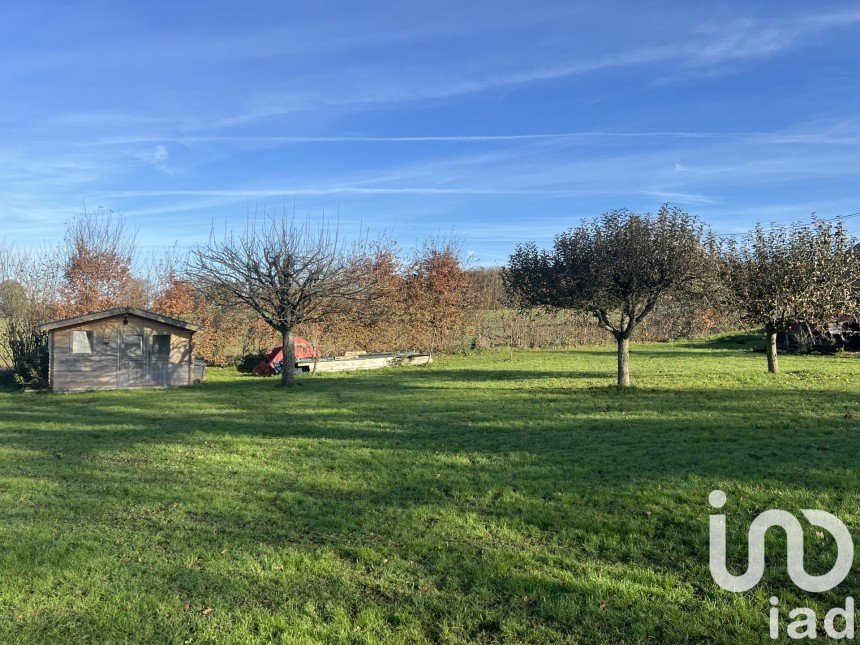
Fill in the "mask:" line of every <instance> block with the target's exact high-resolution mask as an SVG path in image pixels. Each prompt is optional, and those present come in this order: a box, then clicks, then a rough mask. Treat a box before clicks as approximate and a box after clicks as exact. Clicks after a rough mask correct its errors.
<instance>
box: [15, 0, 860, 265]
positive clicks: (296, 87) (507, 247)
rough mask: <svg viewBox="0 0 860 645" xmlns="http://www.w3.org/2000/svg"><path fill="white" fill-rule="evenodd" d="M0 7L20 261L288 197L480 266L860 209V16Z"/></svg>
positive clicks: (223, 218)
mask: <svg viewBox="0 0 860 645" xmlns="http://www.w3.org/2000/svg"><path fill="white" fill-rule="evenodd" d="M0 9H2V12H3V16H4V17H3V20H2V21H0V91H2V100H0V237H5V238H6V239H7V240H11V241H14V242H20V243H23V244H31V243H34V242H35V241H41V240H42V239H50V238H51V237H53V236H56V235H58V234H59V232H60V231H61V224H62V223H63V222H64V221H65V220H67V219H68V218H69V217H71V216H72V215H74V213H76V212H79V211H80V210H82V208H84V207H85V206H86V207H87V208H90V209H92V208H95V207H97V206H102V207H104V208H107V209H113V210H115V211H118V212H122V213H125V214H126V216H127V217H128V219H129V220H130V223H131V224H132V225H133V226H134V227H135V228H137V229H138V230H139V237H140V240H141V241H142V242H143V243H144V244H145V245H147V246H154V247H157V246H159V245H170V244H173V243H178V244H179V245H186V244H190V243H193V242H196V241H200V240H202V239H204V238H205V237H206V234H207V233H208V231H209V230H210V227H211V226H212V223H213V222H214V223H215V224H216V225H217V226H218V227H223V226H224V225H225V223H226V224H227V225H231V224H233V225H236V226H239V225H241V223H242V222H243V221H244V218H245V214H246V212H247V210H248V208H249V207H251V208H254V207H257V208H260V209H263V208H269V209H272V208H280V207H282V206H283V205H284V204H288V207H289V208H292V206H293V203H295V205H296V208H297V210H298V211H299V212H301V213H304V212H308V211H310V212H313V213H316V214H321V213H322V212H323V211H325V213H326V214H327V215H334V214H335V213H338V212H339V218H340V222H341V224H342V226H343V227H344V228H346V229H348V230H354V229H355V228H357V227H358V226H359V225H364V226H366V227H369V228H370V229H371V230H373V231H381V230H383V229H386V230H388V231H389V232H391V233H392V234H393V235H394V236H395V237H396V238H398V239H399V240H400V241H401V243H402V244H403V245H404V246H407V247H408V246H410V245H412V244H414V242H415V241H416V240H417V239H419V238H422V237H424V236H425V235H427V234H429V233H439V232H443V233H447V232H451V231H452V230H453V231H454V232H455V233H456V234H457V235H459V236H460V237H461V238H463V240H464V241H465V246H466V248H467V249H468V250H470V251H472V252H474V253H475V255H476V257H477V259H478V261H479V262H480V263H482V264H494V263H502V262H504V260H505V258H506V257H507V255H508V253H509V252H510V251H511V250H512V248H513V246H514V245H515V243H516V242H518V241H524V240H532V239H534V240H537V241H539V242H547V241H549V240H550V239H551V238H552V236H553V235H554V234H555V233H557V232H558V231H560V230H562V229H564V228H567V227H569V226H571V225H575V224H576V223H577V222H578V221H579V220H580V219H581V218H583V217H591V216H594V215H597V214H599V213H601V212H603V211H606V210H609V209H613V208H619V207H628V208H632V209H654V208H656V207H657V206H659V204H660V203H662V202H664V201H671V202H673V203H675V204H678V205H680V206H683V207H686V208H687V209H688V210H690V211H692V212H695V213H698V214H700V215H701V216H702V217H704V218H706V219H707V220H709V221H710V222H711V223H712V224H713V226H714V227H715V228H716V229H717V230H718V231H720V232H726V233H729V232H736V231H739V230H743V229H744V228H745V227H747V226H748V225H749V224H751V223H753V222H755V221H765V222H769V221H791V220H794V219H797V218H801V217H805V216H806V215H808V214H809V213H810V212H812V211H816V212H818V213H819V214H821V215H822V216H826V217H830V216H835V215H839V214H846V213H853V212H856V211H860V156H858V152H860V112H858V106H860V64H858V63H860V5H858V4H856V3H851V2H819V3H811V2H795V1H784V2H760V3H754V2H734V3H730V2H707V3H704V2H686V3H680V2H646V1H642V2H627V3H619V2H611V1H610V2H599V3H596V2H588V3H586V2H581V3H580V2H572V1H567V2H544V1H537V2H528V3H526V2H522V3H513V2H503V1H498V0H497V1H494V2H469V3H464V2H447V1H441V2H420V3H419V2H380V3H375V2H289V3H287V2H278V3H252V2H243V3H238V2H236V3H218V2H206V3H203V2H196V3H192V2H182V3H178V2H146V3H141V2H133V3H122V2H116V1H112V2H74V3H60V2H56V3H49V2H41V3H36V2H32V3H24V2H2V3H0ZM852 221H854V220H852ZM857 226H858V228H860V223H858V224H857Z"/></svg>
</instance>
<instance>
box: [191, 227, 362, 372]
mask: <svg viewBox="0 0 860 645" xmlns="http://www.w3.org/2000/svg"><path fill="white" fill-rule="evenodd" d="M365 254H366V244H365V243H364V242H357V243H356V244H355V245H348V244H346V243H345V242H344V241H343V240H342V239H341V237H340V236H339V234H338V231H337V228H336V227H335V228H333V227H331V226H330V225H329V224H328V223H325V222H322V223H320V224H319V225H318V226H314V225H313V224H312V223H311V221H310V220H306V221H304V222H298V221H296V219H295V218H294V217H290V216H287V215H274V216H266V217H265V218H264V221H263V223H262V224H258V223H257V221H256V220H255V219H253V218H249V220H248V222H247V225H246V226H245V230H244V232H243V233H241V234H238V235H237V234H234V233H228V234H227V235H226V236H225V237H224V238H223V239H220V240H219V239H216V238H215V236H214V235H213V236H212V237H211V238H210V240H209V242H208V243H206V244H202V245H198V246H196V247H195V248H194V249H192V251H191V257H190V260H189V262H188V267H187V274H188V276H189V278H190V279H191V280H192V282H194V283H195V286H196V287H197V288H198V289H200V290H201V291H202V292H203V293H206V294H209V295H211V297H214V298H216V299H217V300H218V301H220V302H221V303H223V304H224V305H227V306H239V307H249V308H250V309H252V310H253V311H254V312H256V314H257V315H258V316H259V317H260V318H261V319H262V320H263V321H265V322H266V324H268V325H269V326H270V327H271V328H272V329H274V330H275V331H277V332H278V334H280V336H281V341H282V344H283V351H284V369H283V371H282V372H281V384H282V385H284V386H290V385H292V384H293V380H294V374H293V369H292V368H293V365H294V364H295V330H296V328H297V327H298V326H300V325H312V324H316V323H321V322H324V321H326V320H328V319H329V318H330V317H332V316H334V315H335V314H336V313H338V312H341V311H343V310H344V306H345V303H348V302H355V301H359V300H361V299H363V298H369V297H371V294H372V293H373V289H372V288H371V285H372V283H373V279H374V276H373V274H372V271H370V270H369V268H370V267H372V266H373V263H372V262H364V261H362V260H361V258H362V257H363V256H364V255H365Z"/></svg>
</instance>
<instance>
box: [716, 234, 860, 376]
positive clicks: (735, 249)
mask: <svg viewBox="0 0 860 645" xmlns="http://www.w3.org/2000/svg"><path fill="white" fill-rule="evenodd" d="M725 266H726V270H727V273H728V280H729V282H730V284H731V287H732V292H733V294H734V296H735V298H736V301H737V307H738V309H739V310H740V312H741V318H742V319H743V320H744V321H745V322H747V323H749V324H753V325H761V326H762V327H764V334H765V349H766V353H767V368H768V371H769V372H772V373H776V372H778V371H779V359H778V356H777V348H776V337H777V334H778V333H779V332H781V331H785V330H786V329H787V328H788V325H789V324H790V323H792V322H798V321H805V322H808V323H811V324H825V323H827V322H829V321H830V320H832V319H834V318H835V317H836V316H838V315H839V314H840V313H847V312H853V311H856V307H857V305H858V297H857V295H858V294H857V288H856V282H857V277H858V275H860V253H858V250H857V248H856V240H854V239H853V238H852V237H851V236H849V235H848V233H847V231H846V230H845V226H844V225H843V223H842V222H841V221H837V222H836V223H835V224H831V223H828V222H823V221H821V220H818V219H816V218H815V217H813V218H812V220H811V221H810V222H809V223H798V224H794V225H790V226H772V227H770V228H764V227H763V226H761V225H758V226H756V227H755V229H754V230H753V231H751V232H750V233H749V234H748V235H746V236H745V237H744V238H743V239H742V240H741V242H740V243H739V244H738V243H729V244H728V247H727V260H726V265H725Z"/></svg>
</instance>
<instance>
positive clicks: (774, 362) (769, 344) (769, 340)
mask: <svg viewBox="0 0 860 645" xmlns="http://www.w3.org/2000/svg"><path fill="white" fill-rule="evenodd" d="M764 333H765V342H764V346H765V349H766V350H767V371H768V372H770V373H771V374H776V373H777V372H778V371H779V358H778V357H777V355H776V329H775V328H774V327H771V326H770V325H768V326H767V327H765V331H764Z"/></svg>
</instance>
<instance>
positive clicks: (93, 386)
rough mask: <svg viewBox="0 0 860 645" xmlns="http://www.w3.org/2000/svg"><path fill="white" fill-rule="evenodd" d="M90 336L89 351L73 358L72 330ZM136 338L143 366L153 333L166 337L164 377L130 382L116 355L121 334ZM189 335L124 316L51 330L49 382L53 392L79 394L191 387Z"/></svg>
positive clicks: (170, 327) (159, 376) (190, 346)
mask: <svg viewBox="0 0 860 645" xmlns="http://www.w3.org/2000/svg"><path fill="white" fill-rule="evenodd" d="M73 331H92V332H93V353H92V354H72V332H73ZM124 334H125V335H130V334H140V335H142V336H143V337H144V360H145V361H146V362H145V365H146V366H148V365H149V364H150V361H149V360H148V359H147V354H148V348H149V347H150V342H151V337H152V336H153V335H155V334H170V355H169V360H168V362H167V369H166V374H161V373H159V375H158V378H157V380H158V381H159V382H158V383H156V382H154V381H155V380H156V379H155V378H154V377H153V378H148V377H149V376H150V374H149V370H148V369H147V373H146V377H147V378H144V379H142V380H141V379H140V378H135V379H131V380H129V378H128V373H127V371H126V369H125V367H124V364H123V360H122V356H121V350H120V347H121V342H122V337H123V335H124ZM191 336H192V333H191V332H190V331H187V330H184V329H179V328H177V327H172V326H170V325H165V324H162V323H159V322H156V321H154V320H148V319H145V318H139V317H137V316H133V315H130V316H128V324H127V325H124V324H123V317H122V316H113V317H111V318H103V319H101V320H96V321H93V322H88V323H82V324H79V325H74V326H71V327H64V328H62V329H56V330H54V331H53V332H51V344H50V356H51V363H50V378H51V387H52V388H53V389H54V391H55V392H75V391H83V390H112V389H116V388H121V387H164V386H177V385H191V383H192V364H193V359H192V342H191Z"/></svg>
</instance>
